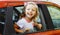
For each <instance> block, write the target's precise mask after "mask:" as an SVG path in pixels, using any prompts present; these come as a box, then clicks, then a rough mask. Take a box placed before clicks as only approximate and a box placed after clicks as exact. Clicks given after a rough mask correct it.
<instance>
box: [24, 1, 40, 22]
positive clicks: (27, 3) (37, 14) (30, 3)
mask: <svg viewBox="0 0 60 35" xmlns="http://www.w3.org/2000/svg"><path fill="white" fill-rule="evenodd" d="M27 5H34V6H35V7H36V9H37V10H36V15H35V17H34V19H33V20H34V21H35V22H36V20H37V17H38V16H39V10H38V6H37V4H36V3H34V2H25V3H24V6H25V7H26V6H27Z"/></svg>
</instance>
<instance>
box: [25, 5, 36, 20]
mask: <svg viewBox="0 0 60 35" xmlns="http://www.w3.org/2000/svg"><path fill="white" fill-rule="evenodd" d="M25 14H26V17H28V18H30V19H31V18H32V17H34V16H35V15H36V7H35V6H34V5H27V6H26V9H25Z"/></svg>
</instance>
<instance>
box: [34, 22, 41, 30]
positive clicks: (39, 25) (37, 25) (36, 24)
mask: <svg viewBox="0 0 60 35" xmlns="http://www.w3.org/2000/svg"><path fill="white" fill-rule="evenodd" d="M34 26H36V27H37V28H38V29H41V28H42V24H38V23H37V22H35V23H34Z"/></svg>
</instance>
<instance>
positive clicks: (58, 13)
mask: <svg viewBox="0 0 60 35" xmlns="http://www.w3.org/2000/svg"><path fill="white" fill-rule="evenodd" d="M47 8H48V10H49V13H50V16H51V19H52V22H53V25H54V29H60V8H58V7H55V6H52V5H47Z"/></svg>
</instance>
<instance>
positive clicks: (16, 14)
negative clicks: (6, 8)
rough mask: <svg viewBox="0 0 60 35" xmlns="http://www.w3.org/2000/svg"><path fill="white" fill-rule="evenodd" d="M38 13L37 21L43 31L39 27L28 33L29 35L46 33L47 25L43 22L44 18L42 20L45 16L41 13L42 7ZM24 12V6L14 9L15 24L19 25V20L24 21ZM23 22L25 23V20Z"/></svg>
mask: <svg viewBox="0 0 60 35" xmlns="http://www.w3.org/2000/svg"><path fill="white" fill-rule="evenodd" d="M38 11H39V15H38V16H37V19H36V20H35V21H36V22H37V23H38V24H42V28H41V29H38V28H37V27H34V31H32V32H28V33H34V32H41V31H45V30H46V24H45V23H44V21H43V20H42V19H44V18H42V16H43V15H42V11H41V8H40V7H38ZM23 12H24V6H23V5H22V6H15V7H14V8H13V21H14V24H15V23H17V22H18V21H19V20H21V19H22V17H23V15H22V14H23ZM22 22H23V23H25V22H24V20H23V21H22ZM17 25H18V24H17ZM15 32H16V31H15ZM25 33H27V32H25Z"/></svg>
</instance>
